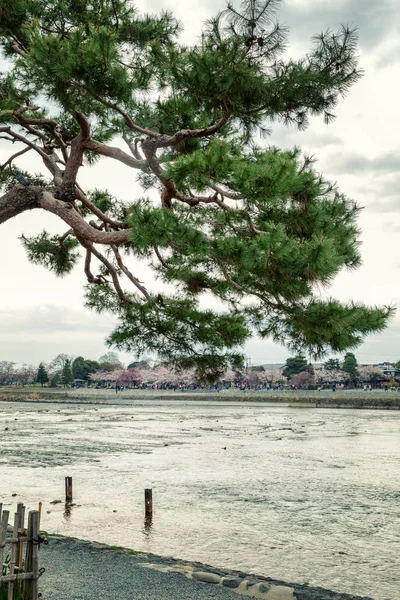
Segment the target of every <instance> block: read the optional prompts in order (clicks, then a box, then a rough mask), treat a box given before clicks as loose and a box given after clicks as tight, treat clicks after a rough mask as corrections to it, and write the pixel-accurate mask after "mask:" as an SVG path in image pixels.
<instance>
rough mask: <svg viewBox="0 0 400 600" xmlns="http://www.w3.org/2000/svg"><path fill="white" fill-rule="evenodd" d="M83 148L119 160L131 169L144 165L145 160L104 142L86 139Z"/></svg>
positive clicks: (140, 167) (142, 167) (141, 167)
mask: <svg viewBox="0 0 400 600" xmlns="http://www.w3.org/2000/svg"><path fill="white" fill-rule="evenodd" d="M85 148H86V150H91V151H92V152H96V154H101V155H102V156H108V157H109V158H113V159H115V160H118V161H119V162H122V163H124V164H125V165H127V166H128V167H132V168H133V169H141V170H143V169H144V167H145V166H146V161H144V160H137V159H135V158H133V157H132V156H130V154H128V153H127V152H124V151H123V150H121V149H120V148H116V147H115V146H107V145H106V144H103V143H102V142H97V141H96V140H87V141H86V142H85Z"/></svg>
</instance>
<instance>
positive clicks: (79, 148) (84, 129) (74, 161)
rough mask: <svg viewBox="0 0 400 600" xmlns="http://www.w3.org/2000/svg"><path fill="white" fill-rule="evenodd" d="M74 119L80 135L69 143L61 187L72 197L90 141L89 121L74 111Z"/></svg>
mask: <svg viewBox="0 0 400 600" xmlns="http://www.w3.org/2000/svg"><path fill="white" fill-rule="evenodd" d="M74 117H75V119H76V121H77V122H78V124H79V129H80V133H79V135H77V136H76V137H75V138H74V139H73V140H72V141H71V150H70V153H69V157H68V160H67V163H66V165H65V170H64V176H63V183H62V187H63V188H64V189H65V191H66V192H67V193H68V190H69V191H70V193H71V194H72V196H71V198H73V196H74V192H75V182H76V178H77V176H78V171H79V169H80V167H81V166H82V161H83V155H84V152H85V147H86V146H85V143H86V142H87V141H88V140H89V139H90V125H89V121H88V120H87V118H86V117H85V115H83V114H82V113H81V112H79V111H75V113H74Z"/></svg>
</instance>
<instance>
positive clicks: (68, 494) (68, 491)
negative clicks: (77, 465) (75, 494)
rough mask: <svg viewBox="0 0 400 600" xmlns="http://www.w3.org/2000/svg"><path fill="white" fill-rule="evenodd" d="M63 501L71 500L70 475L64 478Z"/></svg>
mask: <svg viewBox="0 0 400 600" xmlns="http://www.w3.org/2000/svg"><path fill="white" fill-rule="evenodd" d="M65 502H72V477H66V478H65Z"/></svg>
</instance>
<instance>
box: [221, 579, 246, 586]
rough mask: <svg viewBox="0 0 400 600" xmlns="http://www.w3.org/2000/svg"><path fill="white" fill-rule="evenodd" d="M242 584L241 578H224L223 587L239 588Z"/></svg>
mask: <svg viewBox="0 0 400 600" xmlns="http://www.w3.org/2000/svg"><path fill="white" fill-rule="evenodd" d="M241 583H242V579H239V577H224V578H223V580H222V585H223V586H225V587H228V588H237V587H239V585H240V584H241Z"/></svg>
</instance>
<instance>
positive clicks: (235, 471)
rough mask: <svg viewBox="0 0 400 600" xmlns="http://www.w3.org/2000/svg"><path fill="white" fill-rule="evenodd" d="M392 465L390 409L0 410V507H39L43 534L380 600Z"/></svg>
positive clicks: (398, 483) (180, 406)
mask: <svg viewBox="0 0 400 600" xmlns="http://www.w3.org/2000/svg"><path fill="white" fill-rule="evenodd" d="M6 427H8V430H7V431H6V430H5V428H6ZM399 467H400V412H397V411H393V412H390V411H374V410H368V411H367V410H366V411H360V410H330V409H312V408H292V407H287V406H282V405H268V404H259V403H257V404H256V403H254V404H248V403H246V404H245V405H243V404H241V403H229V402H226V403H216V402H215V403H213V402H212V401H210V402H201V403H200V402H198V403H197V402H185V401H180V402H172V401H163V402H160V401H139V400H134V401H131V402H130V403H125V404H124V405H120V406H102V405H95V404H93V405H90V406H83V405H81V406H77V405H65V404H63V405H60V404H58V405H57V404H40V403H39V404H38V403H35V404H33V403H32V404H30V403H23V404H8V403H1V404H0V502H3V506H4V508H10V509H13V508H14V507H15V506H16V502H18V501H22V502H24V503H25V504H26V505H27V507H28V508H29V509H32V508H36V507H37V504H38V502H39V501H42V502H43V515H42V528H43V529H45V530H46V531H51V532H58V533H63V534H66V535H70V536H75V537H81V538H83V539H91V540H97V541H100V542H105V543H108V544H112V545H120V546H126V547H130V548H133V549H136V550H143V551H146V552H154V553H156V554H162V555H172V556H175V557H179V558H183V559H187V560H198V561H201V562H205V563H209V564H213V565H215V566H219V567H227V568H237V569H242V570H243V571H246V572H253V573H258V574H261V575H267V576H270V577H273V578H276V579H282V580H285V581H287V582H291V581H294V582H297V583H305V582H308V583H309V584H310V585H321V586H324V587H327V588H330V589H333V590H336V591H340V592H347V593H353V594H358V595H365V596H371V597H373V598H375V599H376V600H384V599H385V600H386V599H390V600H396V599H398V598H399V596H400V594H399V587H400V475H399ZM67 475H70V476H72V477H73V488H74V503H76V506H73V507H72V508H71V510H70V511H68V510H67V511H66V510H65V506H64V504H63V503H59V504H50V502H51V501H53V500H64V478H65V476H67ZM145 488H152V489H153V518H152V521H151V522H149V521H147V522H146V521H145V519H144V489H145ZM12 494H16V496H15V497H12Z"/></svg>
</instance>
